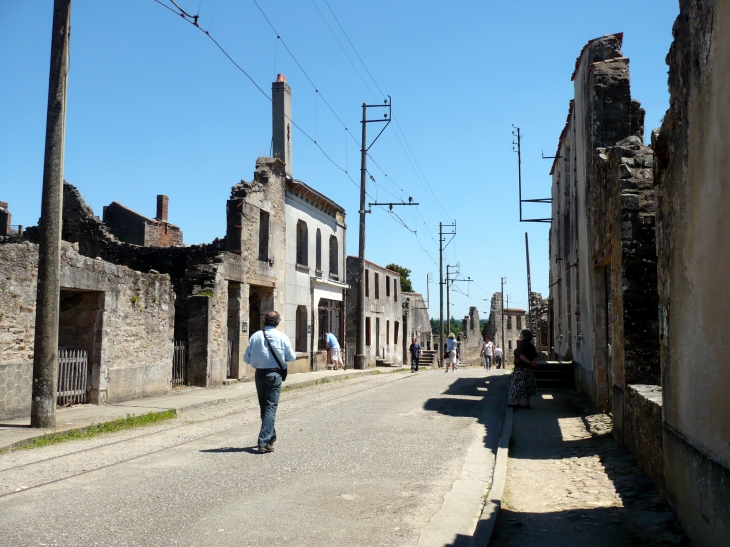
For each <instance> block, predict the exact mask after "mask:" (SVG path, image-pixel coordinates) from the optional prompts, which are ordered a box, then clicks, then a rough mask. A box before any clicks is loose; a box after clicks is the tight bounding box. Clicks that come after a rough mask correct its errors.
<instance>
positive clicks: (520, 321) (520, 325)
mask: <svg viewBox="0 0 730 547" xmlns="http://www.w3.org/2000/svg"><path fill="white" fill-rule="evenodd" d="M515 319H517V330H521V329H522V316H521V315H518V316H517V317H515Z"/></svg>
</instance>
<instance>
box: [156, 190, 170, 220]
mask: <svg viewBox="0 0 730 547" xmlns="http://www.w3.org/2000/svg"><path fill="white" fill-rule="evenodd" d="M169 202H170V198H168V197H167V196H163V195H159V196H157V216H155V219H156V220H161V221H162V222H167V204H168V203H169Z"/></svg>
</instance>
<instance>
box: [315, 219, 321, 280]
mask: <svg viewBox="0 0 730 547" xmlns="http://www.w3.org/2000/svg"><path fill="white" fill-rule="evenodd" d="M315 251H316V258H315V266H314V269H315V270H317V271H318V272H321V271H322V232H321V231H320V229H319V228H317V237H316V240H315Z"/></svg>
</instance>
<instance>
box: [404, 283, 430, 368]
mask: <svg viewBox="0 0 730 547" xmlns="http://www.w3.org/2000/svg"><path fill="white" fill-rule="evenodd" d="M401 297H402V299H403V327H402V328H403V362H404V363H409V362H410V356H409V353H408V348H409V347H410V345H411V339H412V338H416V340H418V343H419V344H421V347H422V348H423V349H424V350H430V349H433V342H434V336H433V333H432V332H431V321H430V320H429V317H428V308H427V307H426V302H425V301H424V299H423V296H422V295H421V294H419V293H415V292H410V293H408V292H407V293H403V294H402V295H401Z"/></svg>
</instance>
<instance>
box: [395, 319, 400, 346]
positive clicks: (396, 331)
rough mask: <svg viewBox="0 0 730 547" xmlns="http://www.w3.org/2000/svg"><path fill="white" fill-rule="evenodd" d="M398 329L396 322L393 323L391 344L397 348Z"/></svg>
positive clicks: (398, 325)
mask: <svg viewBox="0 0 730 547" xmlns="http://www.w3.org/2000/svg"><path fill="white" fill-rule="evenodd" d="M398 327H400V324H399V323H398V321H395V322H394V323H393V343H394V344H395V345H396V346H397V345H398Z"/></svg>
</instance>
